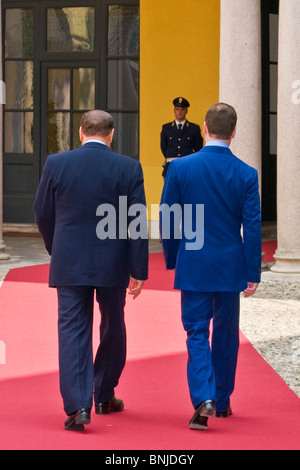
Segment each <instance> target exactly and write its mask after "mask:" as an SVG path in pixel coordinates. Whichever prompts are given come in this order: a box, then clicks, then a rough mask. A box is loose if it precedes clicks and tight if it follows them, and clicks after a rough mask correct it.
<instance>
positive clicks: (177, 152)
mask: <svg viewBox="0 0 300 470" xmlns="http://www.w3.org/2000/svg"><path fill="white" fill-rule="evenodd" d="M160 147H161V151H162V153H163V155H164V157H165V159H166V160H165V162H164V163H163V168H164V169H163V173H162V175H163V177H165V176H166V174H167V170H168V167H169V164H170V163H171V161H172V160H173V159H174V158H179V157H184V156H186V155H190V154H191V153H194V152H198V151H199V150H201V149H202V147H203V138H202V135H201V129H200V126H198V124H194V123H192V122H189V121H186V122H185V124H184V126H183V129H181V130H179V129H177V126H176V123H175V121H173V122H169V123H168V124H164V125H163V127H162V131H161V135H160Z"/></svg>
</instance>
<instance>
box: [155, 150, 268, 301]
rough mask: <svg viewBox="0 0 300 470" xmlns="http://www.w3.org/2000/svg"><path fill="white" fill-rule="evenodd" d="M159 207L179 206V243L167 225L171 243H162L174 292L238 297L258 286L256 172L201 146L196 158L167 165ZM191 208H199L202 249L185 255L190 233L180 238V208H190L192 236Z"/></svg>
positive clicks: (228, 155)
mask: <svg viewBox="0 0 300 470" xmlns="http://www.w3.org/2000/svg"><path fill="white" fill-rule="evenodd" d="M161 203H162V204H167V205H169V206H172V205H173V204H179V205H180V207H181V208H182V213H183V219H182V235H181V237H179V238H178V239H176V237H174V223H173V222H172V224H173V225H172V226H171V233H170V235H171V237H170V238H169V239H167V238H165V239H162V245H163V250H164V255H165V260H166V266H167V268H168V269H174V268H176V274H175V288H176V289H180V290H191V291H200V292H211V291H213V292H223V291H225V292H241V291H243V290H244V289H245V288H246V287H247V281H248V282H260V276H261V216H260V198H259V190H258V176H257V171H256V170H255V169H254V168H252V167H250V166H248V165H247V164H246V163H244V162H243V161H241V160H239V159H238V158H237V157H236V156H234V155H233V154H232V152H231V151H230V149H229V148H224V147H218V146H206V147H204V148H203V149H202V150H201V151H200V152H197V153H195V154H193V155H191V156H187V157H183V158H179V159H177V160H175V161H173V162H172V163H171V165H170V167H169V171H168V174H167V177H166V180H165V184H164V189H163V194H162V199H161ZM197 204H198V205H204V244H203V246H202V247H201V249H198V250H191V249H187V246H189V247H191V244H190V243H191V240H190V239H189V237H190V232H188V231H187V235H188V237H186V234H185V231H184V228H185V226H188V225H189V223H190V222H191V221H188V220H185V218H184V217H185V216H187V214H188V212H186V211H185V208H184V205H192V207H193V216H192V222H193V225H192V228H193V231H194V232H195V233H196V221H195V217H196V216H195V214H196V205H197ZM166 216H168V214H167V215H166ZM163 217H164V215H163V213H162V218H163ZM162 218H161V224H162ZM170 219H171V220H173V219H172V217H170ZM200 220H201V218H200ZM241 228H242V229H243V234H242V235H241ZM200 238H201V237H200V234H199V240H200ZM195 240H196V239H195ZM199 240H198V241H199ZM200 241H201V240H200ZM195 246H196V245H195ZM199 246H200V243H199Z"/></svg>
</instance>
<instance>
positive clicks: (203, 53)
mask: <svg viewBox="0 0 300 470" xmlns="http://www.w3.org/2000/svg"><path fill="white" fill-rule="evenodd" d="M140 21H141V25H140V31H141V39H140V47H141V51H140V161H141V164H142V166H143V170H144V177H145V188H146V197H147V205H148V210H149V218H152V219H153V220H157V219H158V212H157V213H156V214H155V213H152V214H151V211H150V205H151V204H159V202H160V196H161V191H162V187H163V178H162V176H161V173H162V166H161V165H162V163H163V161H164V158H163V156H162V153H161V150H160V131H161V127H162V124H164V123H166V122H170V121H172V120H173V119H174V114H173V104H172V102H173V99H174V98H176V97H177V96H184V97H185V98H186V99H188V100H189V102H190V104H191V107H190V109H189V113H188V116H187V117H188V119H189V120H190V121H192V122H196V123H198V124H200V127H201V129H202V127H203V121H204V116H205V113H206V111H207V109H208V108H209V107H210V106H211V105H212V104H214V103H215V102H217V101H218V97H219V43H220V0H209V1H208V0H180V1H179V0H140Z"/></svg>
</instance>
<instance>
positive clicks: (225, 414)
mask: <svg viewBox="0 0 300 470" xmlns="http://www.w3.org/2000/svg"><path fill="white" fill-rule="evenodd" d="M231 415H232V409H231V408H230V407H229V408H228V410H226V411H217V412H216V418H228V416H231Z"/></svg>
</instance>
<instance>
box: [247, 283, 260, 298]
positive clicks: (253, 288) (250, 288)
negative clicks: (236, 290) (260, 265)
mask: <svg viewBox="0 0 300 470" xmlns="http://www.w3.org/2000/svg"><path fill="white" fill-rule="evenodd" d="M257 288H258V284H257V283H256V282H248V287H247V289H245V290H244V297H250V295H253V294H254V292H255V291H256V289H257Z"/></svg>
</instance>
